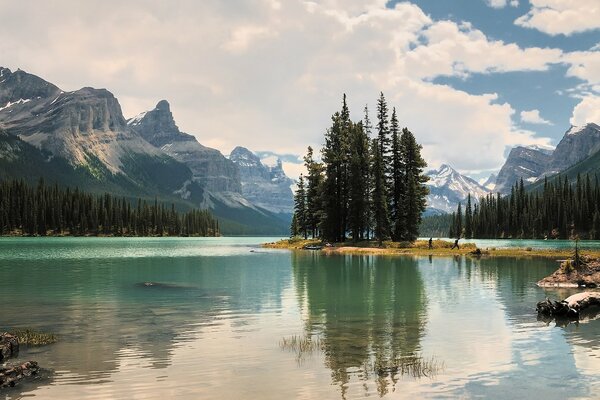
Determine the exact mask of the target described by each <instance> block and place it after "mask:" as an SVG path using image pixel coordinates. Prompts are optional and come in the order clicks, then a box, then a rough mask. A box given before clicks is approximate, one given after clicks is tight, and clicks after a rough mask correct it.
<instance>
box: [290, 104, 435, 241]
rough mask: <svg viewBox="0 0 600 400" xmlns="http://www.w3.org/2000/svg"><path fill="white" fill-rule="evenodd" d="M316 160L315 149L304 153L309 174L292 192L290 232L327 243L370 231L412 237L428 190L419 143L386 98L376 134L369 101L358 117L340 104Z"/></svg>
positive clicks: (379, 111) (362, 237)
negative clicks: (401, 125) (293, 204)
mask: <svg viewBox="0 0 600 400" xmlns="http://www.w3.org/2000/svg"><path fill="white" fill-rule="evenodd" d="M331 119H332V125H331V127H330V128H329V129H327V131H326V133H325V145H324V146H323V149H322V150H321V155H322V157H321V162H317V161H316V160H315V158H314V155H313V149H312V148H311V147H309V148H308V152H307V154H306V156H305V157H304V162H305V166H306V169H307V175H306V176H302V175H301V176H300V179H299V182H298V189H297V191H296V194H295V199H294V200H295V208H294V216H293V220H292V227H291V234H292V235H300V236H304V237H305V238H306V237H308V236H312V237H321V238H323V239H324V240H328V241H332V242H342V241H345V240H346V239H348V238H352V240H354V241H358V240H365V239H371V238H375V239H377V240H379V241H380V242H381V241H383V240H387V239H390V238H391V239H393V240H395V241H414V240H415V239H416V238H417V236H418V229H419V224H420V222H421V214H422V212H423V211H424V210H425V206H426V202H425V197H426V196H427V194H428V190H427V187H426V186H425V182H426V181H427V179H428V178H427V177H426V176H425V174H424V173H423V169H424V168H425V167H426V166H427V164H426V163H425V161H424V160H423V158H422V157H421V148H422V147H421V146H420V145H419V144H418V143H417V141H416V139H415V137H414V135H413V134H412V132H410V131H409V130H408V129H407V128H404V129H402V130H400V125H399V122H398V118H397V115H396V109H395V108H393V109H392V112H391V116H389V110H388V105H387V102H386V99H385V97H384V95H383V93H381V95H380V97H379V100H378V101H377V125H376V126H375V131H376V132H375V133H376V136H375V137H374V138H371V133H372V130H373V126H372V125H371V121H370V119H369V112H368V109H367V107H365V109H364V118H363V120H362V121H358V122H354V121H352V120H350V111H349V109H348V105H347V103H346V95H344V97H343V102H342V109H341V110H340V111H338V112H336V113H335V114H333V116H332V117H331Z"/></svg>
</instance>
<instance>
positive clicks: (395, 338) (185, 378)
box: [0, 238, 600, 399]
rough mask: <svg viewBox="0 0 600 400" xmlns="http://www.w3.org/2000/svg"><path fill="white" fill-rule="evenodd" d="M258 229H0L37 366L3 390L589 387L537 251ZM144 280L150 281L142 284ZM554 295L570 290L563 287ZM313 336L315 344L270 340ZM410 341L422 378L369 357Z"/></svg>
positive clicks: (585, 352) (587, 342) (281, 395)
mask: <svg viewBox="0 0 600 400" xmlns="http://www.w3.org/2000/svg"><path fill="white" fill-rule="evenodd" d="M266 240H272V239H265V238H211V239H109V238H98V239H92V238H85V239H84V238H82V239H76V238H64V239H62V238H46V239H36V238H32V239H21V238H18V239H13V238H5V239H0V300H1V301H2V303H1V304H2V308H1V310H2V311H1V312H0V329H10V328H13V327H33V328H35V329H38V330H42V331H49V332H55V333H57V334H58V335H59V336H60V340H59V342H58V343H56V344H54V345H50V346H46V347H40V348H30V349H24V350H23V351H22V352H21V354H20V358H21V359H35V360H38V361H39V363H40V364H41V365H42V366H43V367H44V368H46V369H47V372H46V373H45V378H44V379H42V380H39V381H36V382H35V383H33V384H26V385H21V386H20V388H18V389H11V390H9V391H4V392H0V398H1V397H2V396H7V397H8V398H21V397H28V398H29V397H36V398H40V399H70V398H72V399H81V398H98V399H113V398H115V399H131V398H138V399H142V398H143V399H169V398H183V399H341V398H346V399H354V398H362V397H365V396H371V397H373V398H378V397H380V396H382V397H383V398H386V399H387V398H390V399H392V398H440V397H442V398H443V397H446V398H457V397H462V398H478V397H485V398H507V399H515V398H543V399H563V398H585V397H594V396H597V395H598V393H600V374H598V371H599V370H600V341H599V338H600V321H589V322H587V323H580V324H578V325H574V324H571V325H568V326H566V327H557V326H555V324H554V323H550V324H546V323H544V322H541V321H537V319H536V314H535V312H534V307H535V303H536V302H537V301H538V300H541V299H543V298H544V297H545V296H546V294H547V293H548V294H550V295H551V296H555V295H556V294H555V293H553V292H547V293H546V292H544V290H543V289H539V288H537V287H535V285H534V283H535V282H536V281H537V280H538V279H540V278H542V277H543V276H545V275H547V274H548V273H550V272H551V271H553V270H554V269H555V268H556V266H557V264H556V262H554V261H551V260H540V259H523V260H516V259H510V258H505V259H482V260H472V259H468V258H461V257H457V258H432V259H429V258H428V257H421V258H412V257H405V258H392V257H373V256H354V257H352V256H324V255H321V254H318V253H314V252H309V251H306V252H301V253H291V252H288V251H274V250H263V249H260V248H258V247H257V244H258V243H260V242H263V241H266ZM144 282H155V283H160V284H157V285H154V286H145V285H144V284H143V283H144ZM563 295H566V292H563V293H561V294H559V296H563ZM294 335H295V336H299V337H307V336H311V337H312V338H313V340H314V341H316V340H317V338H318V339H319V340H320V341H321V346H322V350H321V351H319V350H315V351H312V352H310V351H307V352H304V353H298V352H295V351H294V350H290V349H282V348H281V347H280V342H281V341H282V340H283V338H289V337H291V336H294ZM415 355H417V356H422V357H424V358H425V359H428V360H430V359H432V360H434V361H435V363H436V365H438V366H442V368H441V369H440V370H438V371H437V373H436V374H433V375H431V374H430V376H429V377H425V376H422V377H415V376H413V375H411V374H405V375H403V374H401V373H398V374H392V375H390V374H381V376H380V375H378V374H376V373H375V369H374V366H373V365H374V364H386V363H389V362H391V360H393V359H397V358H403V357H411V356H415Z"/></svg>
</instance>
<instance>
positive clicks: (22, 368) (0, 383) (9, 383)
mask: <svg viewBox="0 0 600 400" xmlns="http://www.w3.org/2000/svg"><path fill="white" fill-rule="evenodd" d="M39 370H40V367H39V366H38V363H37V362H35V361H27V362H24V363H23V364H20V365H15V366H10V367H2V368H0V388H6V387H13V386H15V385H16V384H17V383H18V382H19V381H20V380H22V379H23V378H26V377H30V376H34V375H37V373H38V372H39Z"/></svg>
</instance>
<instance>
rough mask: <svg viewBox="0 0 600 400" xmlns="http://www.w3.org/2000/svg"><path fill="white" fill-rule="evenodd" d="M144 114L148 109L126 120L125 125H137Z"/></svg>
mask: <svg viewBox="0 0 600 400" xmlns="http://www.w3.org/2000/svg"><path fill="white" fill-rule="evenodd" d="M146 114H148V111H144V112H141V113H139V114H138V115H136V116H135V117H133V118H131V119H130V120H129V121H127V125H130V126H135V125H139V124H140V122H141V121H142V119H144V117H145V116H146Z"/></svg>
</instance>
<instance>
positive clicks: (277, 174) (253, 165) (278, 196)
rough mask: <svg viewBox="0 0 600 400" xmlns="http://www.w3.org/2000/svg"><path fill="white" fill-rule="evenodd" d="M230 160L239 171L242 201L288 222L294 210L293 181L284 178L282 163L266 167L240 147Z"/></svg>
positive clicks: (253, 155)
mask: <svg viewBox="0 0 600 400" xmlns="http://www.w3.org/2000/svg"><path fill="white" fill-rule="evenodd" d="M229 159H230V160H231V161H232V162H233V163H234V164H235V165H237V166H238V168H239V171H240V177H241V180H242V194H243V195H244V197H245V198H247V199H248V200H250V201H251V202H252V203H254V204H256V205H257V206H260V207H262V208H264V209H266V210H269V211H272V212H274V213H277V214H283V215H285V216H286V217H285V218H286V219H287V218H288V217H290V219H291V215H292V214H293V209H294V195H293V193H292V189H291V186H292V185H293V184H294V181H293V180H292V179H290V178H288V177H287V176H286V175H285V172H284V171H283V168H282V165H281V160H278V162H277V164H275V166H273V167H269V166H267V165H264V164H263V163H262V162H261V160H260V158H259V157H258V156H257V155H256V154H254V153H252V152H251V151H250V150H248V149H247V148H245V147H240V146H238V147H236V148H235V149H233V151H232V152H231V154H230V156H229Z"/></svg>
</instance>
